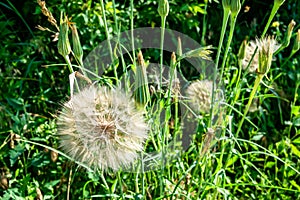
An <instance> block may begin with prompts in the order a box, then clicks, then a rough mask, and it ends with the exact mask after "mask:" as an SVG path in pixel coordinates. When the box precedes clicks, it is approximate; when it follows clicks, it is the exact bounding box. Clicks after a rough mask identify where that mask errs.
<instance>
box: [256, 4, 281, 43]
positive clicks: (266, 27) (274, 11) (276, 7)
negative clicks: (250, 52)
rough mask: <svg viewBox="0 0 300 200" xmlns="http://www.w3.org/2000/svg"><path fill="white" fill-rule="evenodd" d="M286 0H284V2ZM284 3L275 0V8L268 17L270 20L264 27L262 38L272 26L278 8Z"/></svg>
mask: <svg viewBox="0 0 300 200" xmlns="http://www.w3.org/2000/svg"><path fill="white" fill-rule="evenodd" d="M283 2H284V1H282V3H283ZM282 3H279V2H278V0H274V4H273V8H272V11H271V14H270V16H269V19H268V22H267V25H266V26H265V28H264V31H263V33H262V34H261V38H263V37H265V35H266V33H267V30H268V29H269V27H270V24H271V22H272V20H273V18H274V16H275V14H276V13H277V11H278V9H279V8H280V6H281V5H282Z"/></svg>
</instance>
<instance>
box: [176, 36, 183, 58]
mask: <svg viewBox="0 0 300 200" xmlns="http://www.w3.org/2000/svg"><path fill="white" fill-rule="evenodd" d="M177 42H178V46H177V55H179V56H182V45H181V39H180V37H178V38H177Z"/></svg>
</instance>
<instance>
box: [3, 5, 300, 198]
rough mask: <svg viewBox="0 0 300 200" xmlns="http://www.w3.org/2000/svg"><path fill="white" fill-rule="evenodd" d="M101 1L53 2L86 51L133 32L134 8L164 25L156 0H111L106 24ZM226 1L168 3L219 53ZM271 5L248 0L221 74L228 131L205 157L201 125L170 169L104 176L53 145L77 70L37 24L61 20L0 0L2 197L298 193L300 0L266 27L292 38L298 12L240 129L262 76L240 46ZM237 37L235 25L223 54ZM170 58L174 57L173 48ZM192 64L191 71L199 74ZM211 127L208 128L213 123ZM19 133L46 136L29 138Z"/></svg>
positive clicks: (170, 20) (184, 26)
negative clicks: (247, 67) (299, 43)
mask: <svg viewBox="0 0 300 200" xmlns="http://www.w3.org/2000/svg"><path fill="white" fill-rule="evenodd" d="M100 2H101V1H92V0H89V1H80V0H79V1H66V0H60V1H58V0H52V1H47V2H46V3H47V7H48V9H49V10H50V11H51V12H52V14H53V16H54V18H56V20H57V21H58V22H59V18H60V13H61V11H63V12H65V13H66V14H67V15H68V17H69V18H70V19H71V21H72V22H75V23H76V26H77V28H78V32H79V36H80V41H81V44H82V49H83V52H84V56H86V55H88V54H89V53H90V52H91V51H92V50H93V49H94V48H95V47H97V45H98V44H99V43H100V42H101V41H104V40H106V39H107V37H106V31H107V32H109V34H111V35H115V34H117V33H118V32H119V31H127V30H130V28H131V25H132V24H131V17H132V16H133V22H134V23H133V27H134V28H139V27H160V26H161V17H160V15H159V13H158V12H157V7H158V3H157V1H153V0H142V1H133V2H131V1H129V0H128V1H124V2H117V1H116V2H115V1H105V2H104V5H105V14H106V18H107V24H108V27H105V22H104V21H103V9H102V8H101V3H100ZM131 3H133V4H131ZM221 3H222V2H221V1H217V0H211V1H198V2H195V1H169V6H170V10H169V14H168V16H167V18H166V28H169V29H173V30H176V31H179V32H182V33H184V34H186V35H188V36H189V37H191V38H193V39H195V40H196V41H198V42H199V43H200V44H201V45H203V46H208V45H212V46H213V47H215V49H214V50H213V54H212V59H213V60H214V59H216V53H217V47H218V44H219V40H220V35H221V28H222V20H223V8H222V4H221ZM273 3H274V1H273V0H266V1H256V0H249V1H247V0H245V1H243V2H242V6H241V11H240V13H239V15H238V17H237V22H236V27H235V29H234V33H233V40H232V42H231V46H230V49H229V54H228V56H227V60H226V63H225V69H224V73H223V79H224V80H223V81H224V83H225V85H224V89H225V94H224V96H225V99H224V101H225V102H227V103H228V105H231V106H232V107H229V106H228V107H226V106H225V111H224V115H225V116H224V123H223V124H222V125H223V131H222V134H216V137H215V138H213V142H212V146H211V147H210V150H209V151H207V152H206V154H205V155H204V156H201V155H200V154H201V147H202V146H203V143H204V141H205V140H204V138H205V137H204V135H205V134H203V133H201V134H200V133H199V134H198V133H197V134H196V135H195V138H193V142H192V144H191V146H190V148H189V149H188V150H187V151H186V152H184V153H183V154H182V155H181V156H180V158H178V159H175V160H173V161H172V163H170V164H169V165H168V166H166V167H165V168H163V169H159V170H156V171H151V172H147V173H144V174H139V173H128V172H122V170H121V171H119V172H117V173H113V172H108V173H104V174H101V175H99V174H97V173H91V172H87V171H86V170H85V169H82V168H78V167H77V165H76V164H74V163H73V162H72V161H70V160H69V159H67V158H65V157H64V156H62V155H59V154H57V152H56V151H55V150H54V149H58V145H59V141H58V137H57V126H56V117H57V114H58V110H60V109H61V103H62V102H65V101H67V100H68V98H69V95H70V91H69V89H70V86H69V84H68V83H69V80H68V76H69V74H70V72H69V69H68V67H67V65H66V64H65V61H64V59H63V57H62V56H61V55H60V54H58V51H57V42H53V41H52V40H53V38H52V37H51V35H53V34H51V33H49V32H47V31H41V30H38V29H37V28H36V26H37V25H41V26H43V27H48V28H52V29H53V27H51V25H50V23H49V22H48V21H47V18H46V17H45V16H43V14H42V13H41V9H40V6H39V5H38V4H37V2H36V1H27V0H25V1H18V0H3V1H1V2H0V176H1V182H0V186H1V187H0V198H1V199H68V198H69V199H300V173H299V171H300V159H299V158H300V130H299V127H300V101H299V93H300V92H299V85H300V57H299V52H296V53H295V54H294V55H292V56H290V55H291V51H292V49H293V45H294V42H296V33H297V30H298V29H299V28H300V25H299V24H300V15H299V14H300V1H297V0H286V1H285V2H284V3H283V5H282V6H281V7H280V8H279V10H278V11H277V13H276V14H275V16H274V18H273V20H272V22H271V24H270V27H269V28H268V30H267V34H268V35H274V36H275V37H276V39H277V41H278V42H279V43H282V41H284V38H285V36H286V33H287V29H288V24H289V23H290V21H291V20H292V19H293V20H294V21H295V22H296V25H295V27H294V30H293V33H292V37H291V41H290V45H289V46H288V47H287V48H285V49H283V50H282V51H280V52H279V53H278V54H277V55H275V59H274V61H273V62H272V66H271V69H270V71H269V73H268V79H267V78H264V79H263V81H264V83H265V84H261V85H260V87H259V88H258V91H257V93H256V97H255V103H256V104H255V106H254V109H253V111H252V112H249V113H248V114H247V118H248V119H249V121H251V122H252V123H253V124H254V125H255V126H254V125H253V124H251V123H249V121H247V120H245V122H244V123H243V126H242V129H241V131H240V132H239V134H238V135H236V134H235V132H236V131H237V129H238V124H239V122H240V121H241V119H242V115H241V114H242V113H244V110H245V106H246V104H247V103H248V100H249V94H250V92H251V90H252V88H253V85H254V80H255V77H256V74H255V73H246V72H244V71H241V70H240V69H239V66H238V52H239V48H240V45H241V44H242V42H243V40H244V39H245V38H248V40H253V39H255V38H256V37H258V38H259V37H260V36H261V34H262V32H263V30H264V29H265V27H266V24H267V20H268V18H269V15H270V13H271V9H272V6H273ZM132 5H133V7H134V9H133V10H132V8H133V7H132ZM115 17H117V22H116V20H115V19H116V18H115ZM228 35H229V27H228V28H227V31H226V34H225V40H224V41H225V42H224V43H223V46H222V49H221V57H220V60H221V62H220V63H222V58H223V57H222V56H223V55H224V50H225V47H226V41H227V38H228ZM143 53H144V52H143ZM159 56H160V52H159V51H156V52H150V53H148V54H147V52H145V54H144V59H145V60H146V61H151V62H157V63H158V62H159ZM164 58H165V60H164V62H165V63H169V61H170V55H167V54H166V55H165V57H164ZM220 65H221V64H220ZM183 70H184V71H185V77H186V79H187V80H190V81H192V80H195V79H196V78H195V74H192V73H190V74H189V70H188V69H183ZM239 74H242V76H241V79H240V80H238V78H237V77H238V76H239ZM244 74H245V75H244ZM237 81H239V82H237ZM237 93H238V94H239V95H238V99H235V98H236V94H237ZM206 122H207V121H205V119H204V120H203V119H202V120H201V123H204V124H205V123H206ZM201 127H202V129H203V130H205V125H203V126H201ZM200 129H201V128H200ZM200 132H201V131H200ZM204 132H205V131H204ZM19 136H20V137H22V138H26V140H28V141H32V142H36V143H38V144H42V145H44V146H41V145H38V144H36V145H34V144H32V143H29V142H26V141H20V140H18V138H19ZM47 147H49V148H47ZM51 148H54V149H51ZM103 180H105V182H104V181H103Z"/></svg>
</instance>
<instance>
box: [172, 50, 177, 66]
mask: <svg viewBox="0 0 300 200" xmlns="http://www.w3.org/2000/svg"><path fill="white" fill-rule="evenodd" d="M175 64H176V54H175V52H172V54H171V67H172V68H174V67H175Z"/></svg>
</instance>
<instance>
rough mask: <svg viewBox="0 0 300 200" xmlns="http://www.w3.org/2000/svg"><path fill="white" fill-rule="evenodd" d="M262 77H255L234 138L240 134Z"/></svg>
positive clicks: (261, 75)
mask: <svg viewBox="0 0 300 200" xmlns="http://www.w3.org/2000/svg"><path fill="white" fill-rule="evenodd" d="M263 77H264V75H263V74H257V77H256V79H255V82H254V86H253V88H252V91H251V93H250V97H249V101H248V104H247V106H246V108H245V111H244V114H243V117H242V119H241V121H240V123H239V126H238V129H237V131H236V137H237V136H238V135H239V132H240V130H241V128H242V125H243V123H244V120H245V117H246V115H247V114H248V111H249V108H250V106H251V103H252V101H253V99H254V96H255V94H256V92H257V89H258V86H259V84H260V82H261V80H262V79H263Z"/></svg>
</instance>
